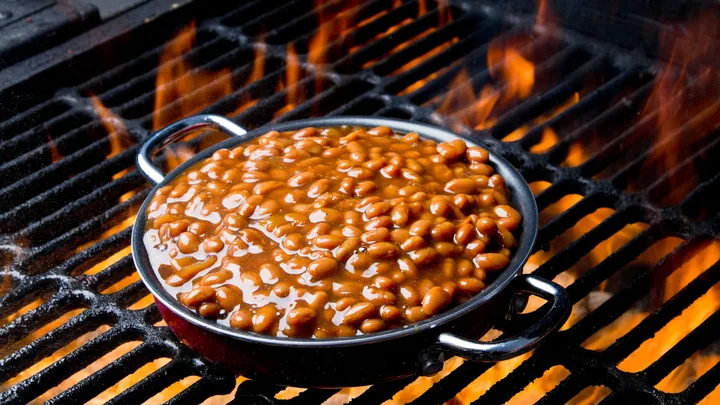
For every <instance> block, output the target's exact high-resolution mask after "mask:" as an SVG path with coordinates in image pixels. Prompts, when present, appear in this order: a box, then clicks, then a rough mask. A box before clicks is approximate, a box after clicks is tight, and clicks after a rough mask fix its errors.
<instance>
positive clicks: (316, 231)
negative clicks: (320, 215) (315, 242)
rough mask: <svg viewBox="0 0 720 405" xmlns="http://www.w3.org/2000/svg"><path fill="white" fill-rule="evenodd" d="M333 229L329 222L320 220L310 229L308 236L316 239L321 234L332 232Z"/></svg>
mask: <svg viewBox="0 0 720 405" xmlns="http://www.w3.org/2000/svg"><path fill="white" fill-rule="evenodd" d="M331 229H332V228H330V225H329V224H328V223H327V222H319V223H317V224H316V225H315V226H313V227H312V228H311V229H310V232H308V234H307V238H308V239H315V238H316V237H318V236H320V235H327V234H328V233H330V230H331Z"/></svg>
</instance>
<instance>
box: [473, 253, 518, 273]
mask: <svg viewBox="0 0 720 405" xmlns="http://www.w3.org/2000/svg"><path fill="white" fill-rule="evenodd" d="M474 261H475V265H476V266H477V267H479V268H481V269H483V270H485V271H491V272H492V271H498V270H502V269H504V268H506V267H507V266H508V265H509V264H510V259H508V258H507V257H506V256H504V255H501V254H499V253H483V254H479V255H477V256H475V260H474Z"/></svg>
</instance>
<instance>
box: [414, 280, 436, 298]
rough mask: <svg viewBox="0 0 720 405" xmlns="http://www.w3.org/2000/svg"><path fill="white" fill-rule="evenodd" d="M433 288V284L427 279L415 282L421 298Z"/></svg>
mask: <svg viewBox="0 0 720 405" xmlns="http://www.w3.org/2000/svg"><path fill="white" fill-rule="evenodd" d="M433 287H435V283H433V281H432V280H430V279H428V278H422V279H420V280H419V281H418V282H417V292H418V294H420V296H421V297H424V296H425V294H426V293H427V292H428V291H429V290H430V289H431V288H433Z"/></svg>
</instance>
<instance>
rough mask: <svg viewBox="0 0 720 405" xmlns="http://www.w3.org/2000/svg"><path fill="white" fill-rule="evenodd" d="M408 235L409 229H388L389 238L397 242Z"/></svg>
mask: <svg viewBox="0 0 720 405" xmlns="http://www.w3.org/2000/svg"><path fill="white" fill-rule="evenodd" d="M409 237H410V231H408V230H407V229H393V230H392V231H390V239H391V240H392V241H393V242H395V243H398V244H402V243H403V242H405V241H406V240H407V239H408V238H409Z"/></svg>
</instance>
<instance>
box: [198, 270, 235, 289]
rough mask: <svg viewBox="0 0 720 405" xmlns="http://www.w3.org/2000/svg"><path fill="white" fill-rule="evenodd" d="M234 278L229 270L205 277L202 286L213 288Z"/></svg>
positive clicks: (201, 281) (201, 282)
mask: <svg viewBox="0 0 720 405" xmlns="http://www.w3.org/2000/svg"><path fill="white" fill-rule="evenodd" d="M231 277H232V272H231V271H229V270H220V271H216V272H214V273H209V274H207V275H205V276H204V277H203V278H202V279H201V280H200V284H201V285H207V286H212V285H213V284H222V283H224V282H226V281H227V280H229V279H230V278H231Z"/></svg>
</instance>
